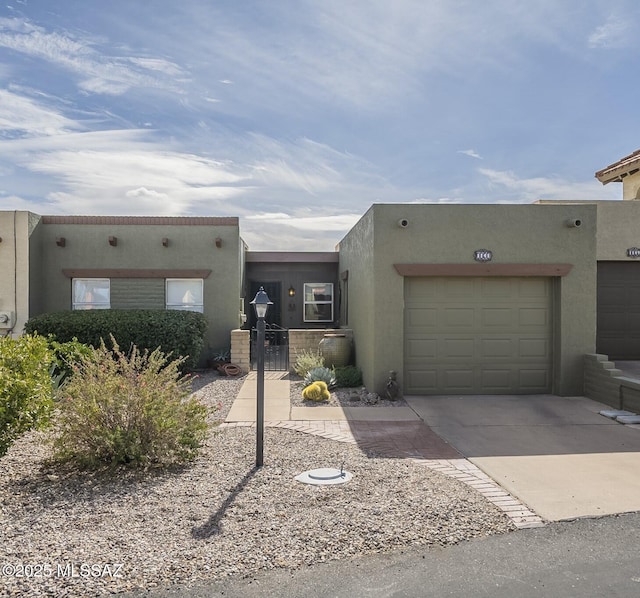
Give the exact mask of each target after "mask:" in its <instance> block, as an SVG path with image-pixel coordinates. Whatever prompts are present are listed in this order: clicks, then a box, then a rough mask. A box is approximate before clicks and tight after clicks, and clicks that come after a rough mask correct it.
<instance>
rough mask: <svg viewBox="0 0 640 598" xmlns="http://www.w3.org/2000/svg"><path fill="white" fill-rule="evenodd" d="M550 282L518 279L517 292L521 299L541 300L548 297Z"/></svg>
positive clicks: (547, 280)
mask: <svg viewBox="0 0 640 598" xmlns="http://www.w3.org/2000/svg"><path fill="white" fill-rule="evenodd" d="M549 285H550V281H549V279H547V278H520V279H518V292H519V294H520V298H521V299H526V298H532V299H543V300H544V298H545V297H547V296H548V295H549Z"/></svg>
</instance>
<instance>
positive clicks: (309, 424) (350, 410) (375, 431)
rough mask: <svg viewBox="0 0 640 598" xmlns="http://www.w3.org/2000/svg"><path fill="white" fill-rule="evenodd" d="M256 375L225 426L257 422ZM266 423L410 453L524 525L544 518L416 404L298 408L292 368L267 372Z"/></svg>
mask: <svg viewBox="0 0 640 598" xmlns="http://www.w3.org/2000/svg"><path fill="white" fill-rule="evenodd" d="M256 395H257V381H256V374H255V372H252V373H251V374H249V375H248V376H247V378H246V379H245V382H244V384H243V386H242V388H241V389H240V392H239V393H238V396H237V398H236V400H235V401H234V403H233V405H232V407H231V409H230V411H229V414H228V415H227V418H226V420H225V423H223V424H222V425H223V427H237V426H242V427H246V426H255V421H256V404H257V399H256ZM265 427H278V428H286V429H290V430H295V431H298V432H303V433H306V434H313V435H315V436H321V437H323V438H328V439H331V440H336V441H339V442H347V443H350V444H355V445H357V446H358V447H359V448H360V449H361V450H363V451H372V452H375V453H376V455H382V456H386V457H390V458H401V459H404V458H410V459H412V460H414V461H415V462H418V463H420V464H422V465H425V466H426V467H429V468H430V469H433V470H436V471H439V472H440V473H442V474H444V475H447V476H449V477H452V478H455V479H457V480H459V481H461V482H463V483H465V484H467V485H469V486H471V487H472V488H474V489H475V490H476V491H477V492H480V493H481V494H483V495H484V496H485V497H486V498H487V500H489V501H491V502H493V503H494V504H495V505H496V506H497V507H498V508H500V509H501V510H502V511H504V512H505V514H506V515H507V516H508V517H509V518H510V519H511V520H512V521H513V523H514V524H515V525H516V527H518V528H529V527H539V526H541V525H543V520H542V518H541V517H540V516H539V515H537V514H536V513H535V512H534V511H533V510H531V509H530V508H528V507H527V506H525V505H524V504H523V503H522V502H521V501H519V500H518V499H517V498H515V497H514V496H512V495H510V494H509V493H508V492H507V491H506V490H505V489H504V488H501V487H500V486H499V485H498V484H496V483H495V482H494V481H493V480H492V479H491V478H490V477H489V476H488V475H487V474H486V473H484V472H483V471H481V469H480V468H478V467H477V466H476V465H474V464H473V463H471V462H470V461H468V460H467V459H465V458H464V457H463V455H462V454H461V453H460V452H459V451H458V450H456V448H454V447H453V446H452V445H451V444H449V442H447V441H446V440H445V439H443V438H441V437H440V436H439V435H438V434H436V433H435V432H434V431H433V430H431V428H429V427H428V426H427V425H425V423H424V421H423V420H422V419H421V417H420V416H419V415H418V414H417V413H416V411H415V410H414V409H412V408H411V407H410V406H406V405H403V406H398V407H344V408H343V407H322V406H313V407H294V406H292V405H291V399H290V384H289V380H288V379H287V375H286V372H266V373H265Z"/></svg>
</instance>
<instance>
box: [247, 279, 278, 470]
mask: <svg viewBox="0 0 640 598" xmlns="http://www.w3.org/2000/svg"><path fill="white" fill-rule="evenodd" d="M251 305H253V307H254V309H255V310H256V316H257V318H258V323H257V325H256V327H257V329H258V355H257V358H258V379H257V384H256V386H257V401H256V402H257V406H256V467H262V464H263V462H264V337H265V324H264V318H265V316H266V315H267V310H268V309H269V306H270V305H273V302H272V301H270V300H269V295H267V293H266V292H265V290H264V287H260V290H259V291H258V292H257V293H256V296H255V297H254V298H253V301H251Z"/></svg>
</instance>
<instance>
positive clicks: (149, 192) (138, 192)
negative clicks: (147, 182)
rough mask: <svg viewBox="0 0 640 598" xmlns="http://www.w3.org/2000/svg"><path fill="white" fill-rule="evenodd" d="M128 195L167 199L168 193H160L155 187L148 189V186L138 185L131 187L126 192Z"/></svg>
mask: <svg viewBox="0 0 640 598" xmlns="http://www.w3.org/2000/svg"><path fill="white" fill-rule="evenodd" d="M125 196H126V197H153V198H158V199H166V198H167V194H166V193H159V192H158V191H154V190H153V189H147V188H146V187H138V188H137V189H131V190H130V191H127V192H126V193H125Z"/></svg>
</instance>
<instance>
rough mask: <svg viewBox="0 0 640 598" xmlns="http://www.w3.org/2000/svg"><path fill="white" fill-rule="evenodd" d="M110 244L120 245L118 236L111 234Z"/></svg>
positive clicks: (113, 245)
mask: <svg viewBox="0 0 640 598" xmlns="http://www.w3.org/2000/svg"><path fill="white" fill-rule="evenodd" d="M109 245H111V247H116V246H117V245H118V237H114V236H113V235H111V236H110V237H109Z"/></svg>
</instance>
